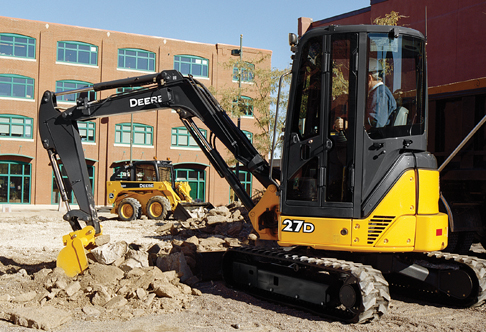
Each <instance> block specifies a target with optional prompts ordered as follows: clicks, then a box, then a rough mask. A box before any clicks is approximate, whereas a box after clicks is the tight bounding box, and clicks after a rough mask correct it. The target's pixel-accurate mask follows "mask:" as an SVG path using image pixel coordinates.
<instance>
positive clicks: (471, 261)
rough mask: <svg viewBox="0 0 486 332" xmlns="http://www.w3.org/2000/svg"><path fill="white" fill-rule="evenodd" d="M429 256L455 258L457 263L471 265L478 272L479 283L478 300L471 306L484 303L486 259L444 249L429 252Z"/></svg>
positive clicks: (485, 294)
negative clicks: (444, 250)
mask: <svg viewBox="0 0 486 332" xmlns="http://www.w3.org/2000/svg"><path fill="white" fill-rule="evenodd" d="M427 256H428V257H433V258H437V259H444V260H448V261H450V260H453V261H454V262H456V263H460V264H465V265H467V266H469V268H471V269H472V270H473V271H474V273H475V274H476V278H477V279H478V284H479V289H478V294H477V302H476V303H474V304H472V305H471V307H479V306H481V305H483V304H484V302H485V301H486V260H484V259H481V258H477V257H474V256H466V255H459V254H452V253H448V252H442V251H433V252H430V253H428V254H427Z"/></svg>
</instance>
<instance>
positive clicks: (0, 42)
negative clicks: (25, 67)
mask: <svg viewBox="0 0 486 332" xmlns="http://www.w3.org/2000/svg"><path fill="white" fill-rule="evenodd" d="M0 56H9V57H15V58H25V59H35V39H34V38H32V37H27V36H23V35H17V34H13V33H0Z"/></svg>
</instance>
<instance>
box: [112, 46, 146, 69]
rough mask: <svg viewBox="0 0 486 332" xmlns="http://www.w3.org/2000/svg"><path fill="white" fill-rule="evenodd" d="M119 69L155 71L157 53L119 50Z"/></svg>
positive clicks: (128, 49)
mask: <svg viewBox="0 0 486 332" xmlns="http://www.w3.org/2000/svg"><path fill="white" fill-rule="evenodd" d="M118 68H122V69H132V70H142V71H151V72H154V71H155V53H153V52H149V51H144V50H140V49H132V48H120V49H118Z"/></svg>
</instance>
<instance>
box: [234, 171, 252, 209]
mask: <svg viewBox="0 0 486 332" xmlns="http://www.w3.org/2000/svg"><path fill="white" fill-rule="evenodd" d="M233 173H235V174H236V170H233ZM238 177H239V180H240V183H241V184H242V185H243V187H244V188H245V191H246V193H247V194H248V195H250V196H251V190H252V174H251V173H250V172H248V171H243V170H241V169H239V170H238ZM229 196H230V197H229V201H230V202H234V201H235V200H236V194H235V191H234V190H233V188H231V187H230V192H229Z"/></svg>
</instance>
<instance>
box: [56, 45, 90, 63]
mask: <svg viewBox="0 0 486 332" xmlns="http://www.w3.org/2000/svg"><path fill="white" fill-rule="evenodd" d="M57 61H59V62H67V63H74V64H80V65H88V66H97V65H98V46H96V45H92V44H87V43H82V42H76V41H60V42H57Z"/></svg>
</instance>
